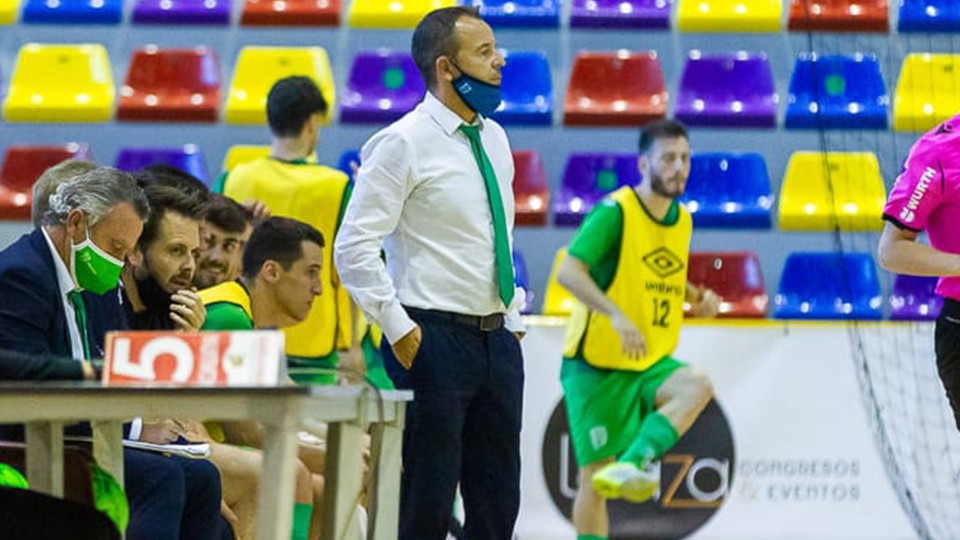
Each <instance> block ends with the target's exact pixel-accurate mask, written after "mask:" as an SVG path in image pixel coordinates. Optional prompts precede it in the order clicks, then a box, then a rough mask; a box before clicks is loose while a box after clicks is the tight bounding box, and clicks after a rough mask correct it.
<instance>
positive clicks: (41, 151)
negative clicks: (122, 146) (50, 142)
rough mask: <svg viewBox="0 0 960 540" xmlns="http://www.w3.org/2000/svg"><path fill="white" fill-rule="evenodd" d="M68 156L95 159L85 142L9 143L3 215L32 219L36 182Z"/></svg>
mask: <svg viewBox="0 0 960 540" xmlns="http://www.w3.org/2000/svg"><path fill="white" fill-rule="evenodd" d="M67 159H85V160H92V159H93V154H92V153H91V152H90V149H89V148H88V147H87V145H86V144H78V143H70V144H65V145H62V146H29V145H24V146H10V147H8V148H7V151H6V155H5V156H4V158H3V168H2V169H0V219H3V220H26V219H30V204H31V203H32V202H33V195H32V192H31V189H32V188H33V183H34V182H36V181H37V178H40V175H41V174H43V172H44V171H46V170H47V169H49V168H50V167H53V166H54V165H56V164H57V163H60V162H61V161H64V160H67Z"/></svg>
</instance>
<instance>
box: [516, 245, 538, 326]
mask: <svg viewBox="0 0 960 540" xmlns="http://www.w3.org/2000/svg"><path fill="white" fill-rule="evenodd" d="M513 269H514V271H515V272H516V273H515V274H514V276H513V281H514V283H515V284H516V285H517V287H520V288H521V289H523V290H524V292H525V293H526V298H525V300H524V303H523V306H522V307H521V308H520V313H523V314H527V313H530V312H531V311H533V298H534V293H533V291H532V290H530V274H529V273H528V272H527V261H525V260H524V258H523V253H520V250H518V249H514V250H513Z"/></svg>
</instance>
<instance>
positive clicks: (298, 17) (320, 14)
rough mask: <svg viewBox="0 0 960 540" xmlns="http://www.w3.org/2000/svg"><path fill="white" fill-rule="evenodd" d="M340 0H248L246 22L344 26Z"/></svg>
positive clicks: (241, 20)
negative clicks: (342, 24) (282, 0)
mask: <svg viewBox="0 0 960 540" xmlns="http://www.w3.org/2000/svg"><path fill="white" fill-rule="evenodd" d="M340 10H341V2H340V0H285V1H284V2H277V1H275V0H246V2H244V4H243V15H241V16H240V24H242V25H244V26H340Z"/></svg>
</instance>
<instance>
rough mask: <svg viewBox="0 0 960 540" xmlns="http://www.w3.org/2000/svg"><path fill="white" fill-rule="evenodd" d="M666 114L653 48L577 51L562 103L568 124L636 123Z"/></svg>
mask: <svg viewBox="0 0 960 540" xmlns="http://www.w3.org/2000/svg"><path fill="white" fill-rule="evenodd" d="M666 114H667V90H666V87H665V86H664V82H663V70H662V69H661V68H660V61H659V60H657V54H656V52H653V51H649V52H629V51H618V52H581V53H578V54H577V56H576V58H575V59H574V61H573V71H572V73H571V75H570V85H569V87H568V88H567V96H566V99H565V101H564V105H563V123H564V124H566V125H568V126H639V125H642V124H645V123H647V122H650V121H651V120H656V119H658V118H663V117H664V116H665V115H666Z"/></svg>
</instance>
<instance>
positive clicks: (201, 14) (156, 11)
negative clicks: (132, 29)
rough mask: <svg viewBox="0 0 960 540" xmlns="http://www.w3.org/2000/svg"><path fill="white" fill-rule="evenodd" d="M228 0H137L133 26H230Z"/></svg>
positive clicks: (134, 8)
mask: <svg viewBox="0 0 960 540" xmlns="http://www.w3.org/2000/svg"><path fill="white" fill-rule="evenodd" d="M230 3H231V2H230V0H137V3H136V5H135V6H134V7H133V23H134V24H217V25H229V24H230Z"/></svg>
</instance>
